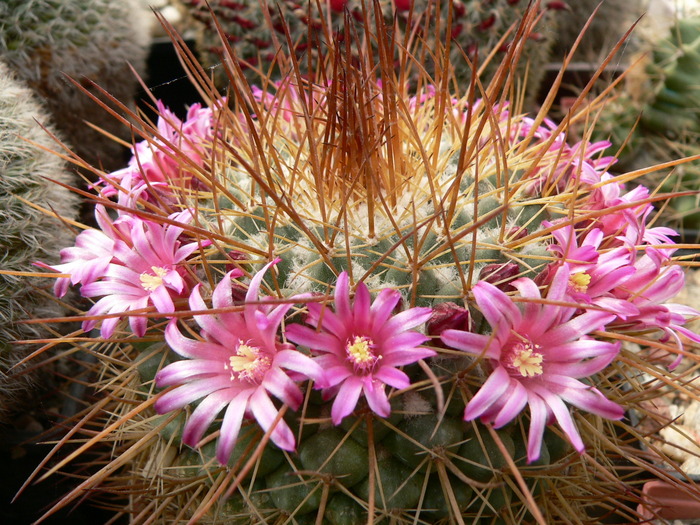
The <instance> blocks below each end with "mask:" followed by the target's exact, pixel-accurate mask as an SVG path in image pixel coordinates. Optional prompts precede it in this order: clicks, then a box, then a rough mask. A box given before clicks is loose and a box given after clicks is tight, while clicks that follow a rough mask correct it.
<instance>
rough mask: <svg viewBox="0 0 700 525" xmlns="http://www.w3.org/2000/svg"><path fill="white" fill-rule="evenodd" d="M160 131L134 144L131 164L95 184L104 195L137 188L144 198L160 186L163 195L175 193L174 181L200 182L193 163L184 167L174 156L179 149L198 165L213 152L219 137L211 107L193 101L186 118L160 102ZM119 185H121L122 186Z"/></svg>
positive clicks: (186, 184)
mask: <svg viewBox="0 0 700 525" xmlns="http://www.w3.org/2000/svg"><path fill="white" fill-rule="evenodd" d="M157 107H158V114H159V116H158V122H157V135H156V136H155V137H153V138H152V139H150V140H143V141H140V142H138V143H136V144H134V146H133V147H132V148H131V152H132V154H133V155H132V157H131V159H130V160H129V163H128V166H127V167H125V168H122V169H120V170H117V171H114V172H112V173H110V174H109V175H108V176H106V177H104V178H101V179H100V180H99V181H98V182H97V183H96V184H95V186H96V187H97V188H101V190H100V194H101V195H102V196H103V197H113V196H115V195H118V194H120V193H124V192H134V193H135V194H138V195H139V196H141V197H142V198H144V199H149V198H150V195H149V194H150V193H151V192H152V191H154V190H157V191H158V193H160V194H161V195H160V196H161V198H163V197H165V196H167V195H168V194H169V193H171V190H170V188H169V186H170V185H175V186H180V187H184V188H189V187H192V186H196V185H197V184H199V182H198V181H195V180H194V179H193V175H192V173H191V172H192V170H193V167H191V166H186V167H184V168H183V165H182V162H178V161H177V160H176V159H175V158H174V156H175V152H178V153H179V154H180V155H181V156H182V157H186V158H188V159H189V160H190V161H191V162H193V163H194V164H195V166H198V167H202V166H204V164H205V159H207V158H209V157H210V155H211V153H212V152H211V149H212V144H213V143H214V139H215V134H216V132H215V129H214V128H215V125H216V122H215V115H214V112H213V111H212V109H211V108H203V107H202V106H201V104H193V105H192V106H190V108H189V109H188V110H187V117H186V119H185V121H184V122H183V121H182V120H180V119H179V118H178V117H177V116H176V115H175V114H174V113H173V112H172V111H170V110H169V109H168V108H167V107H165V105H164V104H163V103H162V102H161V101H158V102H157ZM117 186H120V188H119V189H118V188H117Z"/></svg>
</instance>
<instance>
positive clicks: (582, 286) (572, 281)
mask: <svg viewBox="0 0 700 525" xmlns="http://www.w3.org/2000/svg"><path fill="white" fill-rule="evenodd" d="M589 284H591V276H590V275H588V274H587V273H586V272H577V273H573V274H571V277H569V286H571V288H572V289H573V290H574V291H575V292H579V293H586V291H588V285H589Z"/></svg>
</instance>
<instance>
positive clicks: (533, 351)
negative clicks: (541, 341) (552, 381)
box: [503, 334, 544, 377]
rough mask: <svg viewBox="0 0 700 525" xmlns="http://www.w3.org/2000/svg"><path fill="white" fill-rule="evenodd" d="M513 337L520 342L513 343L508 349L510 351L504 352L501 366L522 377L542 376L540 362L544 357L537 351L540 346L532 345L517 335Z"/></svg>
mask: <svg viewBox="0 0 700 525" xmlns="http://www.w3.org/2000/svg"><path fill="white" fill-rule="evenodd" d="M514 335H516V336H517V337H518V338H519V339H520V340H519V341H515V343H514V344H513V346H511V347H510V350H509V351H507V352H506V354H505V355H504V358H503V364H504V365H506V367H508V368H510V369H511V370H514V371H516V372H517V373H518V374H520V375H521V376H523V377H535V376H539V375H542V361H543V360H544V356H543V355H542V354H541V353H540V352H538V351H537V350H538V349H540V348H541V347H540V345H538V344H535V343H533V342H532V341H530V340H529V339H526V338H524V337H523V336H521V335H519V334H514Z"/></svg>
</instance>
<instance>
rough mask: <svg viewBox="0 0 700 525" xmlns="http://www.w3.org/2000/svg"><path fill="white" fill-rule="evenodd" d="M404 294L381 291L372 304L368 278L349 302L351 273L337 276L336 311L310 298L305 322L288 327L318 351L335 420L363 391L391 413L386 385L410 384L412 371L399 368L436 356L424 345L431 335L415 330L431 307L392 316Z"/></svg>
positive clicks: (374, 405) (381, 411)
mask: <svg viewBox="0 0 700 525" xmlns="http://www.w3.org/2000/svg"><path fill="white" fill-rule="evenodd" d="M400 299H401V294H400V293H399V292H398V291H397V290H392V289H389V288H386V289H384V290H382V291H381V292H380V293H379V295H378V296H377V298H376V299H375V300H374V302H373V303H372V304H370V294H369V290H368V289H367V286H366V285H365V284H364V283H359V284H358V285H357V290H356V292H355V300H354V303H353V304H352V305H351V303H350V289H349V284H348V275H347V273H345V272H343V273H341V274H340V275H339V276H338V282H337V283H336V286H335V301H334V304H335V311H330V309H328V308H327V307H325V306H324V305H321V304H318V303H309V304H308V309H309V315H308V318H307V320H306V322H307V323H309V324H310V325H312V326H313V327H314V328H309V327H306V326H302V325H297V324H295V325H290V326H288V327H287V332H286V335H287V338H288V339H289V340H291V341H294V342H295V343H297V344H300V345H304V346H307V347H309V348H311V350H312V351H315V352H320V353H321V355H320V356H319V357H317V358H315V361H316V363H318V364H319V365H320V366H321V368H322V369H323V371H324V376H323V377H324V380H325V383H326V385H325V387H324V396H325V398H326V399H329V398H330V397H332V396H333V395H335V400H334V401H333V407H332V409H331V418H332V420H333V424H334V425H338V424H340V422H341V421H342V419H343V418H344V417H345V416H347V415H348V414H350V413H351V412H352V411H353V410H354V409H355V406H356V405H357V402H358V400H359V398H360V394H364V396H365V399H366V400H367V403H368V404H369V407H370V409H371V410H372V411H373V412H375V413H376V414H378V415H379V416H381V417H387V416H388V415H389V414H390V412H391V407H390V405H389V400H388V398H387V395H386V392H385V386H386V385H389V386H391V387H394V388H397V389H403V388H407V387H408V386H409V385H410V380H409V378H408V376H407V375H406V374H405V373H404V372H402V371H401V370H399V369H398V368H397V367H399V366H402V365H408V364H410V363H415V362H416V361H418V360H419V359H424V358H426V357H430V356H433V355H435V352H433V351H432V350H429V349H427V348H422V347H421V346H420V345H421V344H422V343H424V342H425V341H427V340H428V337H427V336H425V335H423V334H420V333H418V332H415V331H412V330H411V328H414V327H416V326H418V325H420V324H422V323H424V322H426V321H427V320H428V319H429V318H430V315H431V312H432V311H431V309H430V308H410V309H408V310H405V311H403V312H401V313H398V314H396V315H393V316H392V313H393V311H394V308H395V307H396V305H397V304H398V303H399V300H400Z"/></svg>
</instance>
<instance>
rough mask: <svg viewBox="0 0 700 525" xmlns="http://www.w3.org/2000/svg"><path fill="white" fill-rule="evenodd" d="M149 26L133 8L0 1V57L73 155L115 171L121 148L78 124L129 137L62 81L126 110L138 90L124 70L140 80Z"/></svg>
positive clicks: (138, 6)
mask: <svg viewBox="0 0 700 525" xmlns="http://www.w3.org/2000/svg"><path fill="white" fill-rule="evenodd" d="M150 23H151V21H150V18H149V17H148V15H147V11H146V10H145V7H144V5H143V3H142V2H141V1H140V0H128V1H119V2H113V1H111V0H4V1H3V2H1V3H0V57H2V58H3V60H5V61H6V62H7V63H8V64H9V65H10V67H11V68H12V69H14V71H15V72H16V74H17V75H18V76H19V77H20V78H21V79H22V80H24V82H26V83H27V84H28V85H29V86H30V87H31V88H32V89H34V91H35V92H36V94H37V95H38V96H39V97H40V98H41V99H42V101H43V102H44V104H45V106H46V107H47V109H48V110H49V111H50V112H51V114H52V115H53V120H54V122H55V125H56V126H57V127H58V128H59V129H60V130H61V132H62V133H63V135H64V136H65V137H66V139H67V141H68V143H69V145H71V146H72V147H74V148H75V151H76V152H77V153H78V154H80V155H81V156H82V157H83V158H84V159H86V160H87V161H88V162H90V163H93V164H94V165H97V166H99V165H102V166H104V167H105V168H106V169H116V168H118V167H120V166H121V165H122V163H123V158H124V151H125V150H124V148H122V147H121V146H120V145H119V144H118V143H117V142H115V141H114V140H113V139H111V138H109V137H106V136H105V135H103V134H101V133H99V132H97V131H95V130H93V129H91V128H90V127H89V126H87V125H85V121H88V122H90V123H92V124H95V125H97V126H99V127H101V128H103V129H104V130H106V131H107V132H109V133H111V134H113V135H116V136H118V137H122V138H123V139H125V140H129V139H130V135H129V134H125V133H124V127H123V126H121V125H120V124H119V123H118V122H117V121H116V120H115V119H114V118H113V117H111V116H110V115H109V114H108V113H107V112H106V111H104V110H103V109H101V108H100V107H98V106H97V104H95V102H93V101H92V100H91V99H90V98H89V97H88V96H87V95H85V94H84V93H81V92H80V91H79V90H78V89H77V88H76V87H75V86H74V85H73V84H71V83H70V82H69V81H68V79H67V78H66V75H68V76H69V77H71V78H73V79H75V80H76V81H78V82H80V83H81V84H82V85H83V87H85V88H86V89H88V90H89V91H91V92H92V93H93V94H95V95H97V92H96V91H95V90H94V89H93V88H92V87H91V85H90V84H89V83H88V82H85V81H84V80H85V79H86V78H87V79H89V80H91V81H93V82H95V83H97V84H98V85H99V86H100V87H102V88H104V89H105V90H106V91H107V92H109V93H110V94H111V95H113V96H114V97H115V98H116V99H118V100H120V101H122V102H123V103H125V104H127V105H133V100H134V96H135V94H136V90H137V88H138V84H137V80H136V78H135V76H134V74H133V73H132V71H131V69H130V67H129V65H131V66H133V67H134V69H135V71H137V72H139V73H140V74H143V73H144V71H145V60H146V52H147V46H148V45H149V42H150V29H149V28H150ZM99 98H101V99H104V97H101V96H100V97H99Z"/></svg>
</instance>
